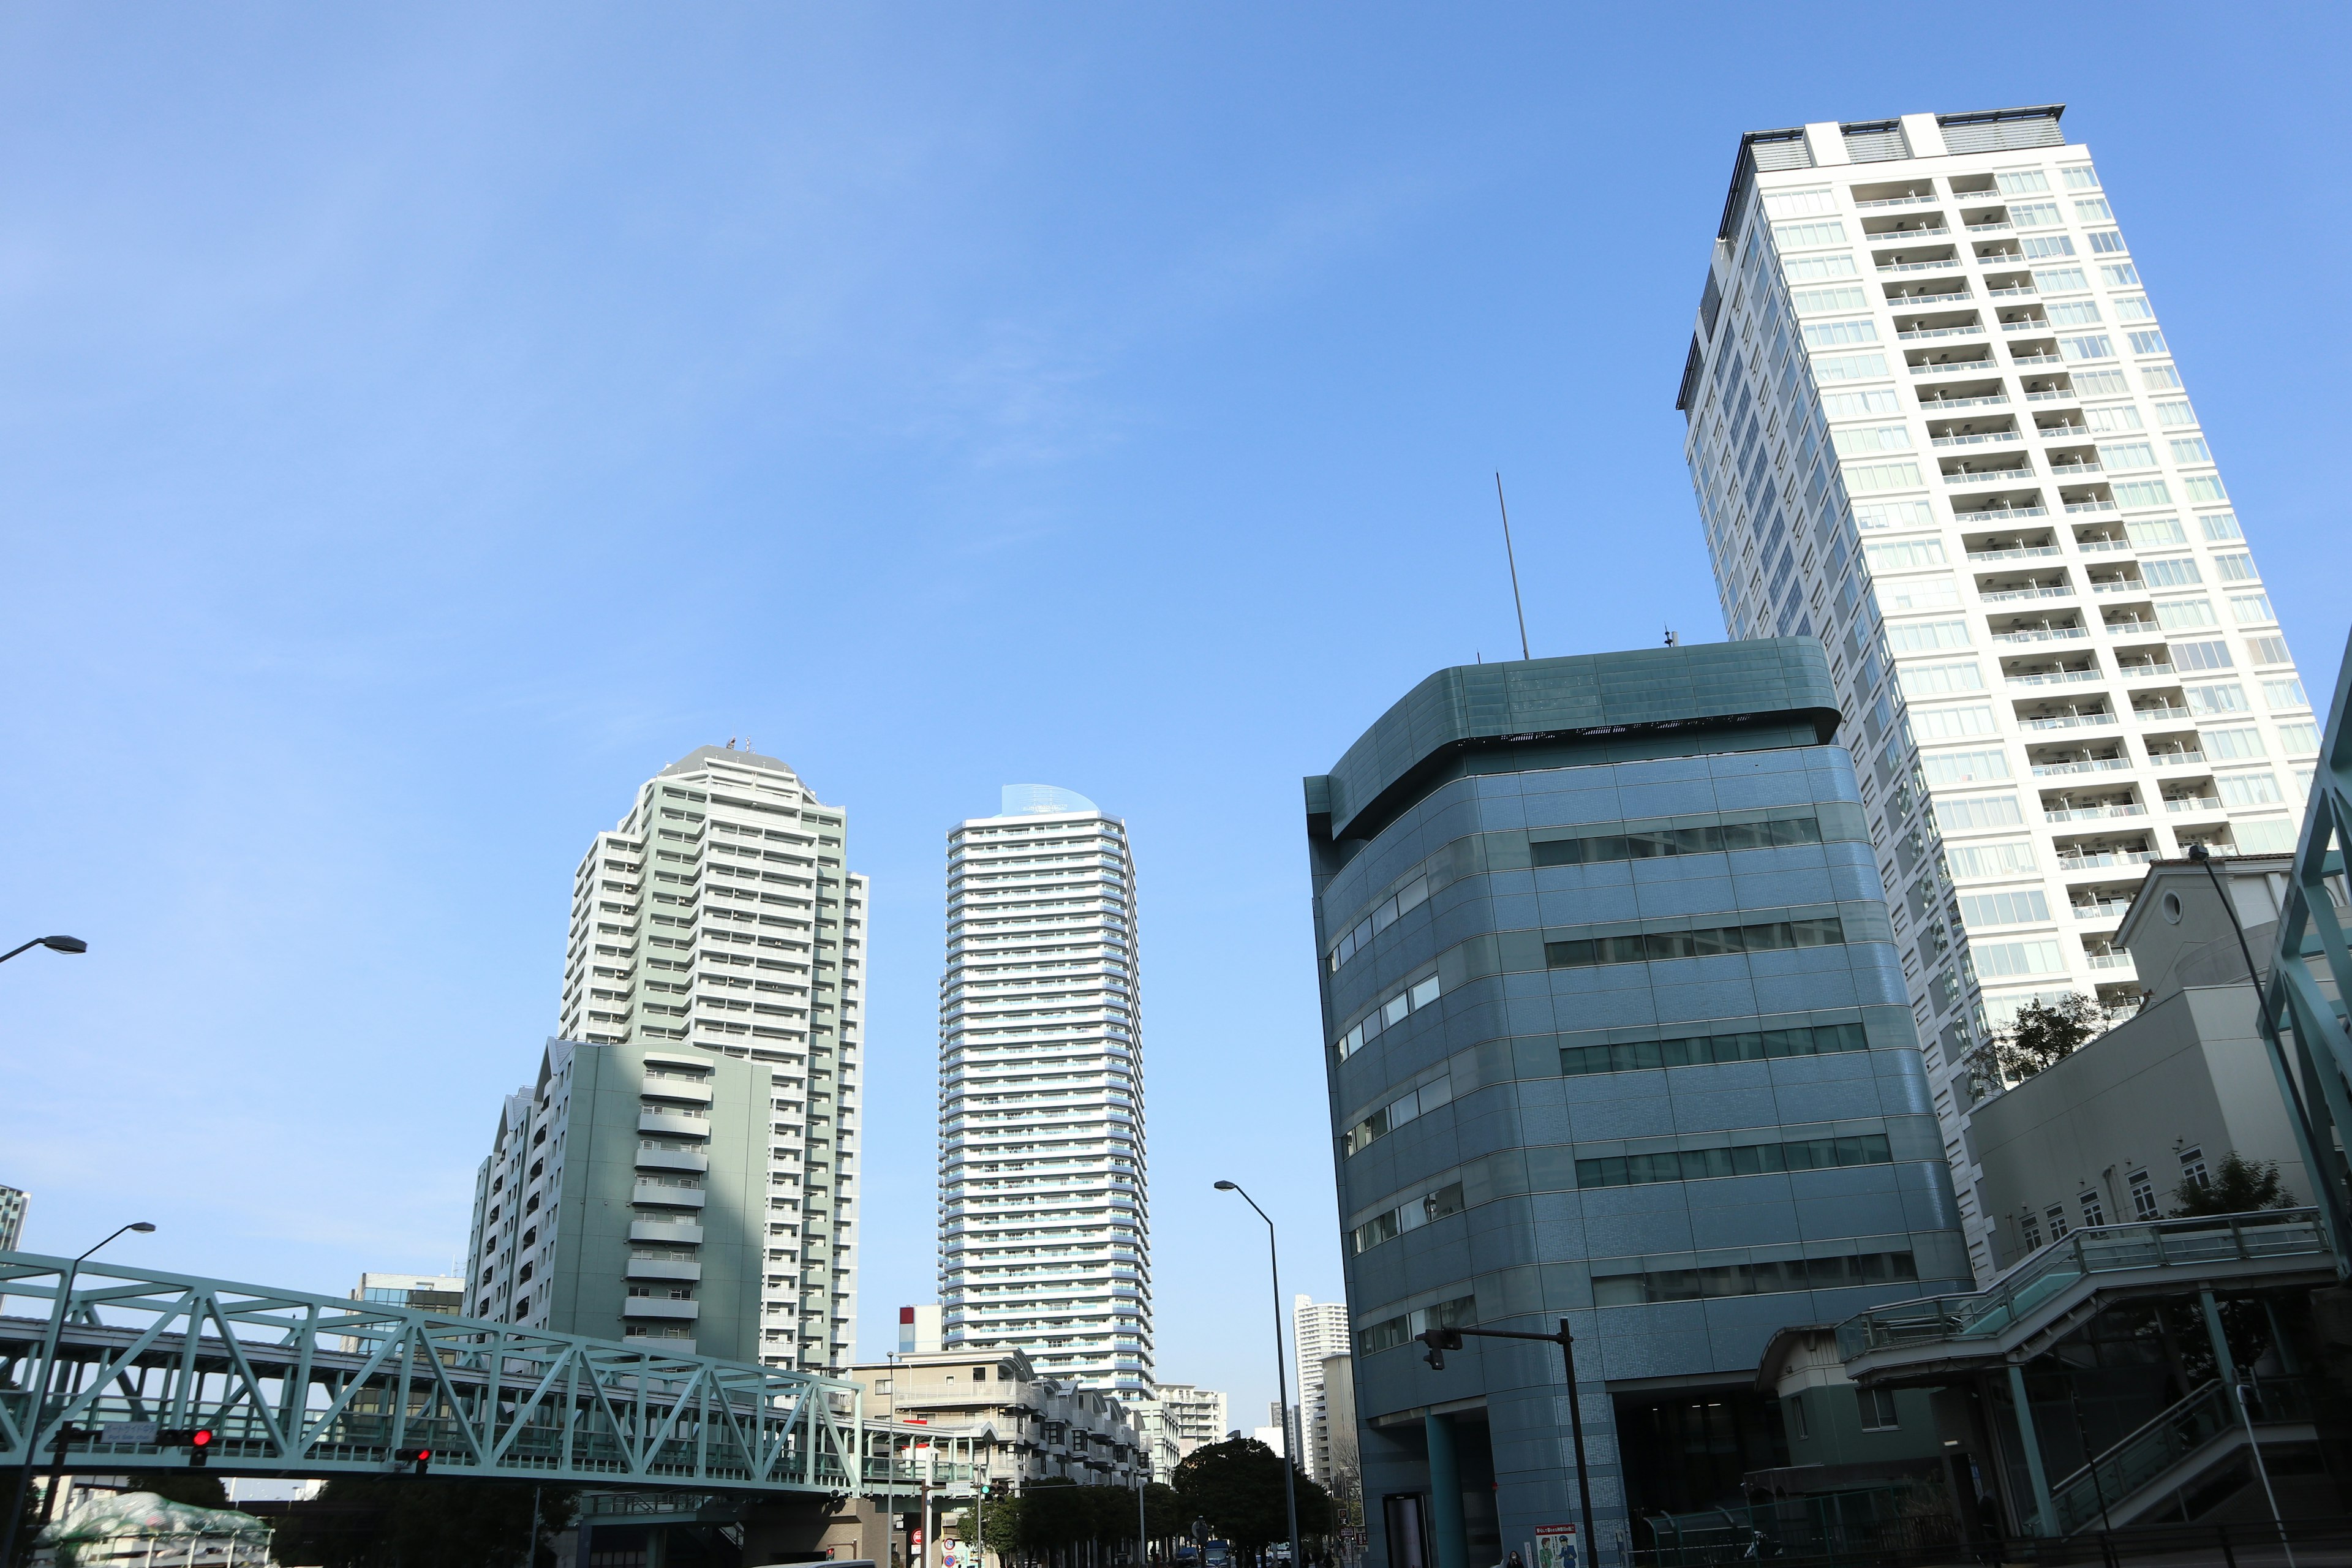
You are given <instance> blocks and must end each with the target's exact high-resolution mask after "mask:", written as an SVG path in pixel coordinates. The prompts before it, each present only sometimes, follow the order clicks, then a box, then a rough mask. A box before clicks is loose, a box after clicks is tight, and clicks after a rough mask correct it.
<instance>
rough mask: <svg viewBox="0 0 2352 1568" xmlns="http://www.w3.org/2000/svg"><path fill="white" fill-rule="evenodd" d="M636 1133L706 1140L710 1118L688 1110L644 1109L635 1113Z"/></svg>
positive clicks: (708, 1134)
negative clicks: (663, 1134)
mask: <svg viewBox="0 0 2352 1568" xmlns="http://www.w3.org/2000/svg"><path fill="white" fill-rule="evenodd" d="M637 1131H640V1132H663V1133H668V1134H670V1135H672V1136H674V1137H684V1138H708V1137H709V1136H710V1118H709V1117H708V1116H701V1115H698V1114H696V1113H695V1112H693V1111H690V1110H653V1109H651V1108H645V1109H641V1110H638V1112H637Z"/></svg>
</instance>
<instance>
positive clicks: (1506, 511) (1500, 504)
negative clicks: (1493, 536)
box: [1495, 472, 1535, 658]
mask: <svg viewBox="0 0 2352 1568" xmlns="http://www.w3.org/2000/svg"><path fill="white" fill-rule="evenodd" d="M1495 505H1496V507H1497V508H1498V509H1499V510H1501V511H1502V514H1503V559H1504V560H1506V561H1507V562H1509V563H1510V565H1511V608H1513V609H1515V610H1517V612H1518V613H1519V657H1520V658H1535V655H1533V654H1531V653H1529V652H1528V607H1527V605H1523V604H1521V603H1520V602H1519V558H1518V556H1517V554H1516V553H1515V552H1513V551H1512V549H1511V509H1510V506H1509V505H1508V503H1507V502H1506V501H1505V500H1503V476H1502V474H1501V473H1500V472H1497V473H1496V475H1495Z"/></svg>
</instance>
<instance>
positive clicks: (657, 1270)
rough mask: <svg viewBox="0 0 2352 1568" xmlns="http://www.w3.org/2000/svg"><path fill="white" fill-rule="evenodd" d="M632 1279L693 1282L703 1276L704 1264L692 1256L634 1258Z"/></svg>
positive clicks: (631, 1269) (630, 1273)
mask: <svg viewBox="0 0 2352 1568" xmlns="http://www.w3.org/2000/svg"><path fill="white" fill-rule="evenodd" d="M628 1277H629V1278H630V1279H677V1280H684V1281H686V1282H688V1283H691V1282H693V1281H695V1280H698V1279H701V1278H702V1265H701V1263H700V1262H699V1261H698V1260H697V1259H694V1258H630V1259H629V1267H628Z"/></svg>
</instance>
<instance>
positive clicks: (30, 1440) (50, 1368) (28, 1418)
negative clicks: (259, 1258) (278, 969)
mask: <svg viewBox="0 0 2352 1568" xmlns="http://www.w3.org/2000/svg"><path fill="white" fill-rule="evenodd" d="M43 940H44V942H48V943H51V944H54V943H57V942H74V939H73V938H72V937H69V936H65V937H58V936H53V937H47V938H44V939H43ZM33 945H35V944H34V943H31V942H27V943H26V944H25V946H26V947H31V946H33ZM24 951H25V949H24V948H22V947H20V948H18V949H17V950H16V952H24ZM60 951H62V952H80V951H81V943H79V942H74V945H73V946H71V947H69V948H64V949H61V950H60ZM5 956H6V957H9V958H14V957H15V956H16V953H9V954H6V955H5ZM154 1228H155V1227H154V1226H152V1225H150V1224H148V1223H147V1222H146V1221H145V1220H143V1219H142V1220H133V1221H132V1222H131V1224H129V1225H126V1226H123V1227H122V1229H121V1230H118V1231H116V1232H114V1234H113V1236H109V1237H107V1238H106V1241H101V1242H100V1243H99V1244H98V1247H104V1246H105V1245H106V1242H107V1241H112V1240H113V1239H114V1237H116V1236H121V1235H122V1234H123V1233H124V1232H125V1231H133V1230H135V1231H138V1232H139V1233H140V1234H141V1235H142V1236H144V1235H147V1234H149V1233H151V1232H152V1231H153V1230H154ZM98 1247H91V1248H90V1249H89V1252H85V1253H83V1254H82V1255H81V1257H79V1258H75V1259H74V1260H73V1261H72V1262H71V1263H68V1264H67V1265H66V1271H65V1274H64V1276H63V1277H62V1278H61V1279H59V1280H58V1300H57V1305H56V1306H54V1307H52V1308H51V1309H50V1310H49V1326H48V1330H47V1332H45V1333H44V1334H43V1335H42V1336H41V1374H40V1377H39V1379H38V1381H37V1382H34V1383H32V1384H30V1385H29V1386H30V1388H31V1390H32V1395H33V1397H32V1399H31V1401H30V1402H29V1404H28V1405H27V1407H26V1413H25V1463H24V1467H23V1468H21V1469H19V1470H18V1471H17V1472H16V1501H15V1502H14V1504H13V1505H12V1506H11V1507H10V1508H9V1510H8V1521H7V1523H6V1525H5V1527H0V1568H11V1565H13V1564H14V1563H16V1526H17V1523H18V1522H19V1521H21V1520H23V1518H24V1517H25V1493H26V1490H27V1489H30V1487H31V1486H32V1484H33V1467H34V1465H35V1464H36V1463H37V1462H38V1460H39V1458H40V1438H41V1417H42V1416H43V1415H46V1414H47V1409H48V1404H49V1384H51V1383H53V1382H54V1381H56V1375H57V1360H58V1336H59V1335H60V1334H62V1333H63V1332H64V1331H65V1325H66V1305H67V1303H68V1301H70V1300H72V1299H73V1286H74V1275H75V1273H76V1272H78V1271H79V1269H80V1268H81V1266H82V1264H83V1262H84V1261H85V1260H86V1259H87V1258H89V1254H90V1252H96V1251H97V1250H98Z"/></svg>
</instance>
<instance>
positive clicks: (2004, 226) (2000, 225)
mask: <svg viewBox="0 0 2352 1568" xmlns="http://www.w3.org/2000/svg"><path fill="white" fill-rule="evenodd" d="M2013 227H2014V226H2013V225H2012V224H2011V223H2010V221H2009V220H2008V219H2007V218H2000V219H1998V220H1997V221H1995V222H1992V223H1972V224H1970V225H1969V233H1970V234H2007V233H2009V232H2010V231H2011V229H2012V228H2013Z"/></svg>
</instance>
